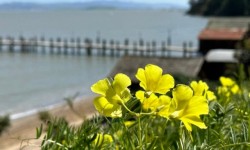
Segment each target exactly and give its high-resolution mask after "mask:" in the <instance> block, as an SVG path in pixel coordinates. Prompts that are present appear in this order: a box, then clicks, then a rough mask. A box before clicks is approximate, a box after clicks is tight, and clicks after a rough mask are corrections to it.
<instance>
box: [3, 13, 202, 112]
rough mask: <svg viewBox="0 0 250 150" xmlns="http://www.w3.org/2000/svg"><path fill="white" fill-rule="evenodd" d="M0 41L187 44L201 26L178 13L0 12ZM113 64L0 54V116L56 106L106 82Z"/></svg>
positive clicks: (90, 59)
mask: <svg viewBox="0 0 250 150" xmlns="http://www.w3.org/2000/svg"><path fill="white" fill-rule="evenodd" d="M0 19H1V21H0V27H1V30H0V35H1V36H8V35H11V36H16V37H17V36H19V35H23V36H25V37H32V36H45V38H50V37H62V38H71V37H81V38H85V37H90V38H96V36H97V34H99V35H100V36H101V37H103V38H105V39H115V40H121V41H123V40H124V39H125V38H129V39H131V40H138V39H139V38H143V39H145V40H149V41H151V40H156V41H158V42H160V41H162V40H166V39H167V36H168V34H170V35H171V37H172V43H173V44H174V45H181V44H182V42H183V41H192V42H193V43H194V45H197V35H198V33H199V31H200V30H201V29H202V28H203V27H204V26H205V24H206V23H207V19H206V18H200V17H190V16H186V15H185V14H184V11H183V10H130V11H128V10H89V11H81V10H62V11H0ZM118 59H119V58H111V57H101V56H91V57H87V56H72V55H68V56H65V55H49V54H45V55H43V54H21V53H8V52H0V89H1V90H0V114H4V113H11V114H13V113H17V112H21V111H26V110H30V109H34V108H37V107H43V106H47V105H51V104H55V103H58V102H62V101H63V98H64V97H67V96H72V95H74V94H75V93H76V92H80V93H81V94H82V95H90V94H91V92H90V89H89V88H90V86H91V85H92V84H93V83H94V82H96V81H97V80H99V79H101V78H104V77H106V76H107V75H108V74H109V72H110V71H111V70H112V68H113V67H114V66H115V64H116V62H117V61H118Z"/></svg>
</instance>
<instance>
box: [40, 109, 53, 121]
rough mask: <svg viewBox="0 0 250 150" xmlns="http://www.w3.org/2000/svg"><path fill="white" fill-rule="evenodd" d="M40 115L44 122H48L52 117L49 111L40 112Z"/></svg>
mask: <svg viewBox="0 0 250 150" xmlns="http://www.w3.org/2000/svg"><path fill="white" fill-rule="evenodd" d="M38 117H39V119H40V120H41V121H42V122H43V123H47V122H48V121H50V120H51V118H52V116H51V114H50V113H49V112H48V111H40V112H38Z"/></svg>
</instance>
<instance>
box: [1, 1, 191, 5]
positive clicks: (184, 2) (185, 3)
mask: <svg viewBox="0 0 250 150" xmlns="http://www.w3.org/2000/svg"><path fill="white" fill-rule="evenodd" d="M86 1H94V0H0V3H9V2H38V3H56V2H86ZM103 1H104V0H103ZM115 1H126V2H129V1H131V2H143V3H175V4H180V5H187V4H188V0H115Z"/></svg>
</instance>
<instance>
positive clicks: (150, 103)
mask: <svg viewBox="0 0 250 150" xmlns="http://www.w3.org/2000/svg"><path fill="white" fill-rule="evenodd" d="M135 96H136V98H138V99H139V100H140V102H141V104H142V108H143V109H144V110H147V111H148V110H150V111H156V110H159V109H161V108H163V107H164V106H165V105H168V104H169V103H170V100H171V98H170V97H168V96H166V95H161V96H160V97H158V96H156V95H155V94H154V93H152V94H150V95H149V96H145V92H144V91H137V92H136V95H135Z"/></svg>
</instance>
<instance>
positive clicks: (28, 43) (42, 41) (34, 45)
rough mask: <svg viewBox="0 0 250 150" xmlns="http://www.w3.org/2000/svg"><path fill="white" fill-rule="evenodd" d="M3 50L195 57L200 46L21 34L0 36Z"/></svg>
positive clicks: (184, 43)
mask: <svg viewBox="0 0 250 150" xmlns="http://www.w3.org/2000/svg"><path fill="white" fill-rule="evenodd" d="M0 51H9V52H22V53H31V52H32V53H39V52H40V53H51V54H65V55H67V54H75V55H82V54H85V55H88V56H91V55H102V56H106V55H110V56H123V55H130V56H147V57H150V56H154V57H155V56H159V57H174V56H176V55H178V57H180V56H181V57H194V56H196V55H197V54H198V51H197V48H194V47H192V43H191V42H189V43H188V42H183V45H182V46H174V45H171V40H169V39H168V40H166V41H161V42H156V41H144V40H143V39H140V40H138V41H130V40H129V39H125V40H124V41H115V40H112V39H111V40H106V39H101V38H99V37H97V38H96V39H95V40H93V39H90V38H85V39H81V38H71V39H63V38H56V39H54V38H49V39H46V38H44V37H40V38H37V37H33V38H25V37H23V36H20V37H19V38H14V37H10V36H9V37H6V38H2V37H0Z"/></svg>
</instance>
